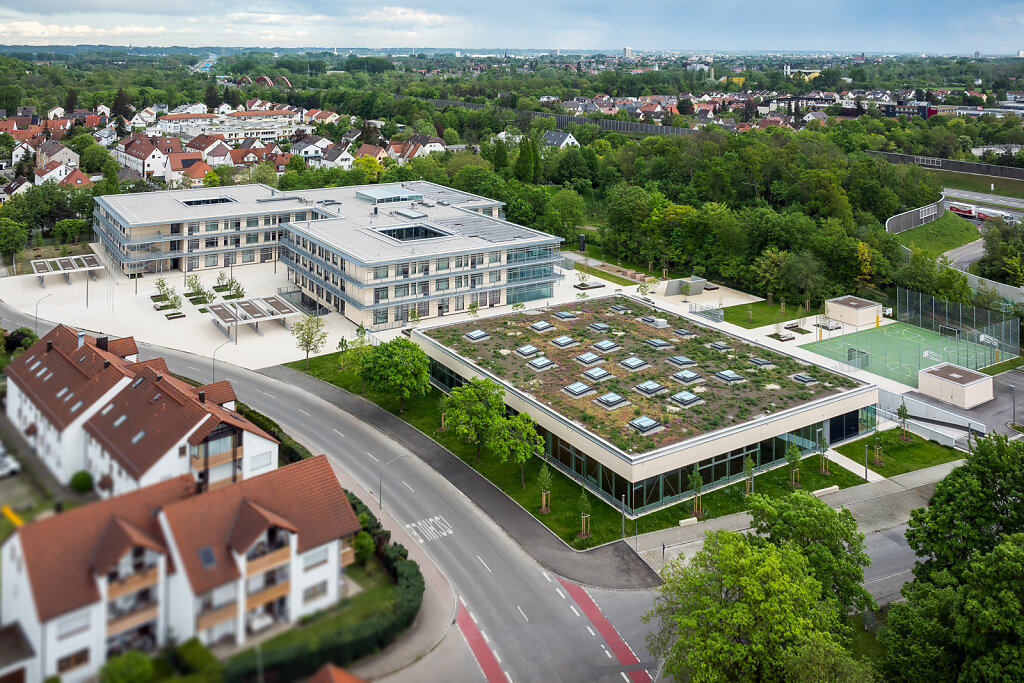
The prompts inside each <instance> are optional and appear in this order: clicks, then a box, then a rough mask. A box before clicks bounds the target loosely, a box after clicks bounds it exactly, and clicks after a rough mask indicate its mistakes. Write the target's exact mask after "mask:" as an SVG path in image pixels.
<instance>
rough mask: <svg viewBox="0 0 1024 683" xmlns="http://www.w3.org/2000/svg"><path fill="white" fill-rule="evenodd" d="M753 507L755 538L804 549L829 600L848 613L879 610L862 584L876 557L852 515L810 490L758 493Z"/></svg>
mask: <svg viewBox="0 0 1024 683" xmlns="http://www.w3.org/2000/svg"><path fill="white" fill-rule="evenodd" d="M748 507H749V509H750V516H751V523H750V528H751V529H752V530H753V532H754V534H756V536H755V537H756V538H760V539H764V540H766V541H768V542H769V543H774V544H775V545H777V546H780V547H781V546H784V545H786V544H791V545H792V546H793V547H795V548H797V549H798V550H800V552H802V553H803V554H804V557H806V558H807V562H808V567H809V569H810V572H811V575H813V576H814V578H815V579H817V580H818V582H819V583H820V584H821V587H822V590H823V593H824V594H823V596H822V597H823V598H824V599H826V600H831V599H835V600H836V601H837V602H838V604H839V606H840V607H842V608H843V609H844V610H852V609H856V610H861V611H863V610H867V609H875V607H876V605H875V601H874V599H873V598H872V597H871V594H870V593H868V592H867V591H866V590H865V589H864V586H862V585H861V584H862V583H863V581H864V568H865V567H868V566H870V565H871V558H870V557H869V556H868V554H867V552H866V551H865V550H864V534H862V533H860V532H859V531H858V530H857V521H856V520H855V519H854V518H853V515H851V514H850V511H849V510H847V509H846V508H841V509H839V510H833V509H832V508H831V507H829V505H828V504H827V503H825V502H823V501H822V500H821V499H820V498H817V497H816V496H814V495H812V494H810V493H808V492H807V491H794V492H793V493H791V494H789V495H788V496H782V497H780V498H769V497H768V496H763V495H760V494H754V495H752V496H750V498H749V499H748Z"/></svg>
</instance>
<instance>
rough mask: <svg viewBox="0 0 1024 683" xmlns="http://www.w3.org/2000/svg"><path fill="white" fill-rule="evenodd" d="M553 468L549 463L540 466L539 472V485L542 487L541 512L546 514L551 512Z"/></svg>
mask: <svg viewBox="0 0 1024 683" xmlns="http://www.w3.org/2000/svg"><path fill="white" fill-rule="evenodd" d="M551 483H552V477H551V468H550V467H548V464H547V463H544V464H543V465H541V466H540V472H538V473H537V486H538V488H540V513H541V514H542V515H546V514H548V513H549V512H551Z"/></svg>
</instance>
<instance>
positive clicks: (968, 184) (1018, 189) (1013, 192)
mask: <svg viewBox="0 0 1024 683" xmlns="http://www.w3.org/2000/svg"><path fill="white" fill-rule="evenodd" d="M928 173H931V174H932V175H934V176H935V177H936V178H938V179H939V182H940V183H942V186H943V187H955V188H957V189H958V190H969V191H970V192H990V193H992V194H997V195H1002V196H1004V197H1016V198H1018V199H1024V180H1014V179H1013V178H996V177H995V176H987V175H974V174H973V173H957V172H956V171H932V170H929V171H928ZM992 184H995V186H996V188H995V192H992V189H991V188H990V186H991V185H992Z"/></svg>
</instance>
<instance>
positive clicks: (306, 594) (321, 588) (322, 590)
mask: <svg viewBox="0 0 1024 683" xmlns="http://www.w3.org/2000/svg"><path fill="white" fill-rule="evenodd" d="M324 595H327V582H326V581H321V582H320V583H317V584H314V585H312V586H310V587H309V588H307V589H305V590H304V591H302V601H303V602H312V601H313V600H316V599H317V598H319V597H322V596H324Z"/></svg>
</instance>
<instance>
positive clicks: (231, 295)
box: [223, 294, 245, 301]
mask: <svg viewBox="0 0 1024 683" xmlns="http://www.w3.org/2000/svg"><path fill="white" fill-rule="evenodd" d="M244 296H245V295H244V294H225V295H224V296H223V299H224V300H225V301H227V300H228V299H241V298H242V297H244Z"/></svg>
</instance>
